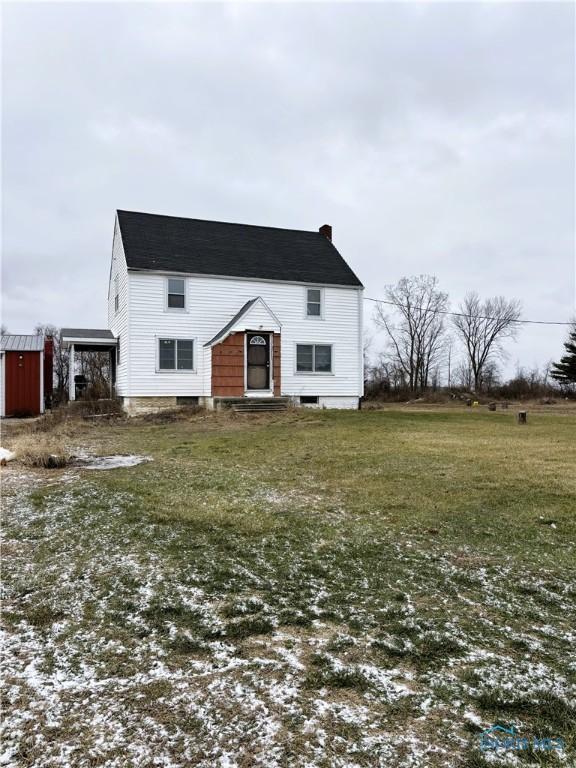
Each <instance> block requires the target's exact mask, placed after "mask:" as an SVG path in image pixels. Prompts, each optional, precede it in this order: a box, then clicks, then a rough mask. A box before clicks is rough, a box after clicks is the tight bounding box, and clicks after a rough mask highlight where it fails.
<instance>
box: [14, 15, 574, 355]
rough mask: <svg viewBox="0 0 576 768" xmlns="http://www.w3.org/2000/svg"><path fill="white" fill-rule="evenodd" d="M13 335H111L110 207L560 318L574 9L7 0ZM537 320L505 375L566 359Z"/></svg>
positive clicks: (567, 286) (567, 247)
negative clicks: (75, 331)
mask: <svg viewBox="0 0 576 768" xmlns="http://www.w3.org/2000/svg"><path fill="white" fill-rule="evenodd" d="M3 16H4V19H3V67H2V73H3V104H2V118H3V135H2V139H3V140H2V150H3V176H2V180H3V184H2V193H3V233H2V234H3V242H2V245H3V285H2V288H3V313H2V314H3V322H4V323H5V324H6V325H7V326H8V328H9V330H10V331H12V332H30V331H31V330H32V328H33V326H34V324H35V323H36V322H38V321H41V322H52V323H55V324H56V325H60V326H62V325H75V326H81V327H82V326H85V327H105V325H106V292H107V279H108V269H109V259H110V249H111V242H112V228H113V221H114V211H115V209H116V208H126V209H132V210H142V211H151V212H156V213H165V214H174V215H178V216H190V217H195V218H205V219H217V220H223V221H238V222H246V223H252V224H265V225H271V226H279V227H288V228H296V229H317V228H318V226H320V225H321V224H323V223H330V224H332V226H333V228H334V241H335V243H336V245H337V247H338V248H339V249H340V251H341V252H342V254H343V255H344V257H345V258H346V259H347V260H348V261H349V263H350V264H351V266H352V267H353V269H354V270H355V271H356V272H357V274H358V275H359V277H360V278H361V279H362V281H363V282H364V284H365V286H366V294H367V295H368V296H377V297H378V296H381V295H382V289H383V286H384V285H385V284H386V283H391V282H395V281H397V280H398V279H399V278H400V277H402V276H403V275H410V274H420V273H430V274H435V275H437V276H438V277H439V279H440V283H441V286H442V288H443V289H445V290H446V291H448V292H449V294H450V297H451V300H452V304H453V305H456V304H457V303H458V301H459V300H461V298H462V297H463V296H464V294H465V293H466V291H468V290H471V289H476V290H478V291H479V292H480V293H481V294H483V295H494V294H504V295H507V296H510V297H517V298H520V299H522V301H523V305H524V316H525V317H532V318H536V319H557V320H568V319H569V318H570V316H571V315H572V314H573V313H574V303H575V261H574V259H575V255H574V254H575V247H574V228H575V227H574V6H573V5H571V4H568V3H562V4H554V3H547V2H545V3H544V2H543V3H541V4H538V3H530V4H519V3H514V4H512V3H511V4H504V3H486V4H480V3H466V4H460V5H457V4H432V5H428V4H426V5H425V4H421V3H420V4H418V3H408V2H407V3H394V4H384V3H383V4H375V3H370V4H359V3H349V4H345V3H342V4H336V3H334V4H332V3H323V4H314V5H312V4H288V3H286V4H273V5H266V6H263V5H261V4H233V5H226V4H222V5H220V4H204V5H200V4H197V5H192V4H190V5H184V4H166V3H163V4H138V3H129V4H110V3H101V4H75V5H73V4H70V3H63V4H51V3H44V4H32V3H31V4H27V3H19V4H16V3H14V4H8V5H4V7H3ZM564 333H565V331H564V330H563V329H558V328H535V327H528V328H526V329H524V330H523V331H522V333H521V336H520V339H519V342H518V343H517V344H516V345H511V346H510V352H511V359H510V363H509V367H512V366H513V364H514V361H515V360H516V359H520V361H521V362H522V363H523V364H525V365H528V366H530V365H532V364H534V363H542V362H544V361H546V360H548V359H549V358H551V357H557V356H558V354H559V352H560V351H561V341H562V338H563V336H564Z"/></svg>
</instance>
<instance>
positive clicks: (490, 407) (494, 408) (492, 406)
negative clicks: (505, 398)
mask: <svg viewBox="0 0 576 768" xmlns="http://www.w3.org/2000/svg"><path fill="white" fill-rule="evenodd" d="M488 410H489V411H495V410H496V403H489V404H488Z"/></svg>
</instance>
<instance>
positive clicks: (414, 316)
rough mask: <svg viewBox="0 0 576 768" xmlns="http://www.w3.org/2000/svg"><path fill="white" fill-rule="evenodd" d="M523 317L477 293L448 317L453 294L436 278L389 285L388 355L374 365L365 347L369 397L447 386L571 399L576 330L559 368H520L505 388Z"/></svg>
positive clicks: (384, 323) (379, 315) (385, 311)
mask: <svg viewBox="0 0 576 768" xmlns="http://www.w3.org/2000/svg"><path fill="white" fill-rule="evenodd" d="M521 313H522V304H521V302H520V301H519V300H518V299H507V298H505V297H504V296H494V297H490V298H486V299H483V298H481V297H480V296H479V295H478V293H476V292H475V291H472V292H470V293H468V294H467V295H466V296H465V298H464V300H463V301H462V302H460V304H459V306H458V307H457V309H456V310H450V304H449V297H448V294H447V293H446V292H444V291H442V290H441V289H440V287H439V284H438V279H437V278H436V277H434V276H432V275H418V276H414V277H404V278H402V279H401V280H399V281H398V283H397V284H396V285H388V286H386V287H385V289H384V297H383V299H382V300H381V301H378V302H377V303H376V307H375V311H374V322H375V324H376V326H377V328H379V329H380V330H381V331H382V332H383V334H384V340H385V345H384V349H383V351H382V352H381V353H380V354H379V355H378V357H377V359H376V360H375V361H372V362H371V363H370V362H368V353H369V346H370V344H369V342H368V343H367V344H366V345H365V347H366V348H365V360H366V372H365V378H366V390H367V394H368V395H370V394H372V395H378V394H382V395H384V394H386V393H407V394H409V395H415V394H418V393H424V392H426V391H428V390H430V389H438V388H440V387H443V386H448V388H459V389H463V390H466V391H469V392H474V393H481V392H493V391H495V389H496V388H497V387H500V388H502V387H503V386H504V387H505V386H507V387H508V392H509V396H510V397H516V396H527V395H528V394H529V392H532V393H535V392H536V391H538V392H540V393H542V392H543V391H544V390H548V389H552V387H553V385H556V386H557V387H560V389H561V390H562V391H565V392H566V393H569V392H570V391H572V390H573V389H574V387H575V385H576V371H575V368H576V325H575V326H574V329H573V330H572V331H571V334H570V338H569V340H568V342H567V343H566V345H565V346H566V353H567V354H566V355H565V356H564V357H562V359H561V360H560V361H559V362H558V363H555V364H552V363H551V364H549V365H547V366H545V368H544V369H543V370H541V371H534V370H533V371H530V372H526V371H524V370H522V369H519V370H518V371H517V372H516V376H515V377H513V378H512V379H511V380H510V381H509V382H507V384H506V385H503V384H502V382H501V376H500V364H501V362H502V361H503V360H505V359H506V357H507V352H506V348H505V344H506V342H507V341H513V340H515V339H516V336H517V334H518V330H519V328H520V321H521ZM512 392H514V394H512Z"/></svg>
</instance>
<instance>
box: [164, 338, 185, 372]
mask: <svg viewBox="0 0 576 768" xmlns="http://www.w3.org/2000/svg"><path fill="white" fill-rule="evenodd" d="M158 369H159V370H161V371H193V370H194V341H193V340H192V339H158Z"/></svg>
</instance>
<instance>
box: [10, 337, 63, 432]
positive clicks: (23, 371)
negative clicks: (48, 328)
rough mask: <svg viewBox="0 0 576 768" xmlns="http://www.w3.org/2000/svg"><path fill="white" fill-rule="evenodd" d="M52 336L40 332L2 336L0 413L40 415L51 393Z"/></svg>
mask: <svg viewBox="0 0 576 768" xmlns="http://www.w3.org/2000/svg"><path fill="white" fill-rule="evenodd" d="M52 349H53V347H52V339H51V338H49V337H48V338H46V339H45V338H44V336H42V335H40V334H38V335H14V334H7V335H5V336H2V339H1V341H0V416H22V417H24V416H39V415H40V414H41V413H44V409H45V399H46V397H47V396H50V395H51V394H52Z"/></svg>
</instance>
